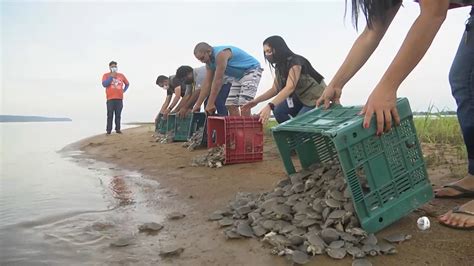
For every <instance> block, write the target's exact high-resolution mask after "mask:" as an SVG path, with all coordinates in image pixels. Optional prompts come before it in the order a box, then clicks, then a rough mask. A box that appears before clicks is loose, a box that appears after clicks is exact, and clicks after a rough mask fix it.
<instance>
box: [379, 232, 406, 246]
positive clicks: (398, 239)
mask: <svg viewBox="0 0 474 266" xmlns="http://www.w3.org/2000/svg"><path fill="white" fill-rule="evenodd" d="M411 238H412V236H411V235H409V234H403V233H398V234H393V235H389V236H387V237H384V239H385V240H387V241H388V242H390V243H398V244H400V243H402V242H403V241H405V240H410V239H411Z"/></svg>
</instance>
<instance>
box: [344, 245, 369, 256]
mask: <svg viewBox="0 0 474 266" xmlns="http://www.w3.org/2000/svg"><path fill="white" fill-rule="evenodd" d="M347 253H348V254H349V255H351V256H352V258H354V259H359V258H363V257H365V252H364V251H362V249H360V248H359V247H356V246H353V247H350V248H347Z"/></svg>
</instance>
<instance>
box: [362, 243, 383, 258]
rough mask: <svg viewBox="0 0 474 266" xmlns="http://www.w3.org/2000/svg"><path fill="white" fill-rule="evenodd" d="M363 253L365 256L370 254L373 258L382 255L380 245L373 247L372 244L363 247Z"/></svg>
mask: <svg viewBox="0 0 474 266" xmlns="http://www.w3.org/2000/svg"><path fill="white" fill-rule="evenodd" d="M362 251H364V252H365V254H369V255H370V256H372V257H374V256H377V255H380V254H381V252H380V247H379V246H378V245H372V244H365V245H363V246H362Z"/></svg>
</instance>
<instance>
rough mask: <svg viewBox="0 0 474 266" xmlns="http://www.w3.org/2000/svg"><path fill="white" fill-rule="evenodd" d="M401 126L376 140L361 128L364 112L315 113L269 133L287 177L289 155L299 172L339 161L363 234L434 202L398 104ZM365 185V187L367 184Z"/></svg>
mask: <svg viewBox="0 0 474 266" xmlns="http://www.w3.org/2000/svg"><path fill="white" fill-rule="evenodd" d="M397 108H398V112H399V115H400V119H401V121H400V126H396V127H394V128H392V129H391V130H390V131H389V132H388V133H384V134H383V135H382V136H380V137H379V136H376V121H375V119H372V122H371V125H370V128H369V129H364V128H363V127H362V123H363V120H364V117H363V116H360V115H358V113H359V112H360V110H361V109H362V107H356V106H354V107H341V106H335V107H332V108H329V109H328V110H324V109H322V108H320V109H315V110H312V111H310V112H307V113H305V114H304V115H301V116H297V117H296V118H294V119H291V120H289V121H287V122H285V123H282V124H281V125H279V126H277V127H275V128H273V129H272V132H273V137H274V138H275V141H276V144H277V146H278V149H279V151H280V155H281V158H282V160H283V163H284V165H285V169H286V171H287V173H288V174H292V173H295V167H294V165H293V162H292V159H291V152H292V151H296V153H297V155H298V158H299V161H300V163H301V166H302V168H303V169H306V168H308V167H309V166H310V165H312V164H314V163H319V162H328V161H330V160H333V159H336V158H337V159H338V160H339V162H340V164H341V169H342V171H343V173H344V176H345V179H346V181H347V184H348V186H349V187H350V190H351V192H352V200H353V203H354V208H355V210H356V213H357V216H358V218H359V221H360V223H361V226H362V228H363V229H365V230H366V231H368V232H377V231H379V230H381V229H383V228H384V227H386V226H388V225H390V224H391V223H393V222H395V221H397V220H399V219H400V218H402V217H404V216H405V215H407V214H408V213H410V212H411V211H413V210H415V209H416V208H418V207H420V206H421V205H423V204H424V203H426V202H428V201H429V200H431V199H432V198H433V191H432V188H431V184H430V181H429V180H428V174H427V172H426V167H425V163H424V160H423V155H422V152H421V148H420V143H419V141H418V138H417V135H416V131H415V126H414V124H413V116H412V112H411V109H410V105H409V103H408V100H407V99H406V98H401V99H398V100H397ZM364 184H368V188H367V187H366V185H364Z"/></svg>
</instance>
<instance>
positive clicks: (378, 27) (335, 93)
mask: <svg viewBox="0 0 474 266" xmlns="http://www.w3.org/2000/svg"><path fill="white" fill-rule="evenodd" d="M400 5H401V3H400ZM400 5H397V6H395V7H393V8H392V9H390V10H389V11H388V13H387V21H386V23H385V24H384V23H381V22H380V21H374V23H373V26H372V28H371V29H369V28H368V27H366V28H365V29H364V31H363V32H362V33H361V34H360V35H359V37H358V38H357V40H356V41H355V42H354V44H353V45H352V48H351V50H350V51H349V54H348V55H347V57H346V59H345V60H344V62H343V63H342V65H341V67H339V70H338V71H337V72H336V74H335V75H334V77H333V79H332V80H331V82H329V84H328V86H327V88H326V89H325V90H324V92H323V94H322V95H321V97H320V98H319V100H318V101H317V105H318V106H319V105H320V104H322V103H324V106H325V107H326V108H328V107H329V104H330V102H334V103H340V102H339V99H340V96H341V91H342V88H343V87H344V86H345V85H346V83H347V82H348V81H349V80H350V79H351V78H352V77H353V76H354V75H355V74H356V73H357V72H358V71H359V70H360V69H361V68H362V66H363V65H364V64H365V63H366V62H367V60H368V59H369V58H370V56H371V55H372V54H373V53H374V51H375V49H376V48H377V47H378V45H379V43H380V41H381V40H382V38H383V36H384V35H385V32H386V31H387V29H388V27H389V26H390V24H391V23H392V21H393V18H394V17H395V15H396V14H397V12H398V10H399V9H400Z"/></svg>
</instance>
